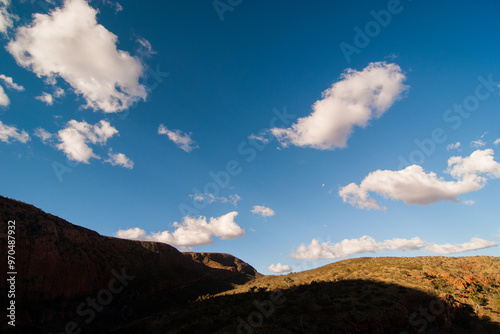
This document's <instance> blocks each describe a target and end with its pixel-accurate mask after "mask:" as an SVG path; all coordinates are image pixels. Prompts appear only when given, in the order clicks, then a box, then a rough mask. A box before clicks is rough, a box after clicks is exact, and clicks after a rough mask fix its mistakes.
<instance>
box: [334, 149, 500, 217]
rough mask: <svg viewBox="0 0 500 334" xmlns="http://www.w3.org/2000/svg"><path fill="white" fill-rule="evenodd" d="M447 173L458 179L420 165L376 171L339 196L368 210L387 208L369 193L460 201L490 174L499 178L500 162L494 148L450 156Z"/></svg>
mask: <svg viewBox="0 0 500 334" xmlns="http://www.w3.org/2000/svg"><path fill="white" fill-rule="evenodd" d="M446 172H447V173H449V174H450V175H451V176H452V177H453V178H455V179H456V181H445V180H443V179H442V178H440V177H438V176H437V175H436V173H432V172H431V173H426V172H425V171H424V170H423V168H422V167H421V166H418V165H412V166H409V167H407V168H405V169H403V170H399V171H391V170H377V171H374V172H371V173H370V174H368V176H366V177H365V178H364V180H363V181H362V182H361V183H360V185H359V186H358V185H357V184H355V183H351V184H349V185H347V186H345V187H343V188H341V189H340V190H339V195H340V196H341V197H342V199H343V201H344V203H345V202H348V203H349V204H351V205H353V206H357V207H358V208H361V209H368V210H370V209H376V210H385V207H381V206H379V205H378V203H377V202H376V201H375V200H374V199H372V198H369V192H375V193H377V194H380V195H382V196H384V197H386V198H390V199H393V200H402V201H403V202H405V203H406V204H420V205H428V204H432V203H436V202H439V201H452V202H459V200H458V196H459V195H462V194H466V193H469V192H472V191H477V190H479V189H481V188H483V187H484V185H485V184H486V181H487V177H489V178H499V177H500V164H499V163H498V162H496V161H494V151H493V150H491V149H486V150H477V151H475V152H473V153H472V154H471V155H470V156H469V157H465V158H462V157H451V158H450V159H449V160H448V169H447V171H446ZM480 174H483V175H486V176H480Z"/></svg>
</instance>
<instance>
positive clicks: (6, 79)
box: [0, 0, 24, 107]
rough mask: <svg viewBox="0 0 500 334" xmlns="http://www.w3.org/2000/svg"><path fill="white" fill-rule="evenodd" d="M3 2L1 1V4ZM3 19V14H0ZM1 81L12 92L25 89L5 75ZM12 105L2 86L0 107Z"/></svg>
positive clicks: (0, 88) (1, 77)
mask: <svg viewBox="0 0 500 334" xmlns="http://www.w3.org/2000/svg"><path fill="white" fill-rule="evenodd" d="M1 1H2V0H0V3H1ZM0 18H1V14H0ZM0 80H2V81H3V82H4V83H5V86H7V88H8V89H11V90H16V91H23V90H24V87H23V86H21V85H18V84H16V83H15V82H14V80H13V79H12V78H11V77H8V76H6V75H4V74H0ZM9 104H10V99H9V97H8V96H7V94H6V93H5V90H4V89H3V87H2V86H0V106H3V107H8V106H9Z"/></svg>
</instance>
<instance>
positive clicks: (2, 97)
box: [0, 86, 10, 107]
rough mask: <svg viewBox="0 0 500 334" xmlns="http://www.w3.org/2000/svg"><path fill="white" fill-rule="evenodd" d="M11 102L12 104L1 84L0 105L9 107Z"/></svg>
mask: <svg viewBox="0 0 500 334" xmlns="http://www.w3.org/2000/svg"><path fill="white" fill-rule="evenodd" d="M9 104H10V99H9V97H8V96H7V94H5V90H4V89H3V87H2V86H0V106H2V107H8V106H9Z"/></svg>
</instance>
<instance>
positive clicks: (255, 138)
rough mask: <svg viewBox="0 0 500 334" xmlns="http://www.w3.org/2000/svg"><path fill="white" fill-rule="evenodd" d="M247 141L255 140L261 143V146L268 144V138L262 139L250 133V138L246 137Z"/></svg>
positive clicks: (260, 136) (262, 137)
mask: <svg viewBox="0 0 500 334" xmlns="http://www.w3.org/2000/svg"><path fill="white" fill-rule="evenodd" d="M248 139H250V140H257V141H260V142H262V143H263V144H267V143H269V138H267V137H264V135H255V134H253V133H252V134H251V135H250V136H248Z"/></svg>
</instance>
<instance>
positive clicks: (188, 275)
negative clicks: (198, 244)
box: [0, 197, 257, 322]
mask: <svg viewBox="0 0 500 334" xmlns="http://www.w3.org/2000/svg"><path fill="white" fill-rule="evenodd" d="M0 219H1V220H0V231H1V232H0V233H3V232H4V231H7V227H6V226H7V222H8V221H9V220H15V221H16V235H15V236H16V271H17V273H18V275H17V286H16V290H17V291H16V302H17V303H18V304H20V305H29V308H30V309H33V308H36V307H37V305H38V307H40V308H44V307H45V306H46V305H55V306H54V309H58V308H59V309H61V310H64V305H65V304H66V305H67V302H68V301H71V300H75V301H78V300H85V296H88V295H92V294H94V295H95V293H96V292H97V291H99V290H100V289H104V288H107V286H108V284H109V282H110V280H112V279H113V277H114V276H113V273H112V272H113V270H115V271H117V272H120V271H121V270H125V272H126V273H127V274H128V275H131V276H134V277H135V278H134V279H133V280H132V281H131V282H130V285H129V286H128V287H127V289H126V294H127V295H133V296H141V297H142V298H143V299H144V298H146V299H147V298H148V296H151V297H154V296H155V295H156V294H158V293H160V292H166V293H168V291H175V290H176V289H181V288H184V289H185V288H188V287H191V286H196V284H198V283H201V282H204V281H211V280H225V279H228V278H231V277H235V276H238V275H239V276H242V275H253V276H255V275H256V274H257V272H256V271H255V269H253V268H252V267H251V266H249V265H248V264H246V263H244V262H243V261H241V260H239V259H237V258H235V257H233V256H231V255H228V254H210V253H201V254H200V253H189V254H187V255H186V254H183V253H181V252H179V251H178V250H177V249H175V248H174V247H171V246H169V245H167V244H162V243H156V242H141V241H131V240H122V239H117V238H112V237H106V236H101V235H99V234H98V233H96V232H94V231H92V230H89V229H86V228H83V227H80V226H76V225H73V224H70V223H68V222H67V221H65V220H63V219H61V218H58V217H55V216H53V215H50V214H47V213H45V212H43V211H41V210H39V209H37V208H35V207H34V206H31V205H28V204H25V203H22V202H18V201H14V200H11V199H7V198H5V197H0ZM0 241H1V249H2V254H6V250H7V248H6V246H7V245H6V242H5V241H6V239H5V237H4V238H0ZM190 254H192V255H190ZM195 254H198V255H195ZM5 262H6V261H2V263H3V265H2V266H3V268H2V270H3V271H4V272H6V271H7V270H6V263H5ZM0 288H1V290H2V291H0V293H2V295H3V296H5V293H6V286H5V283H3V284H2V285H1V287H0ZM201 292H202V291H201ZM61 312H62V313H63V314H64V312H63V311H61ZM36 316H37V315H33V314H27V315H25V318H26V319H31V321H33V322H37V321H38V320H39V319H33V318H34V317H36ZM50 317H53V318H58V317H61V315H58V314H51V315H50ZM62 317H64V316H62Z"/></svg>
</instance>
